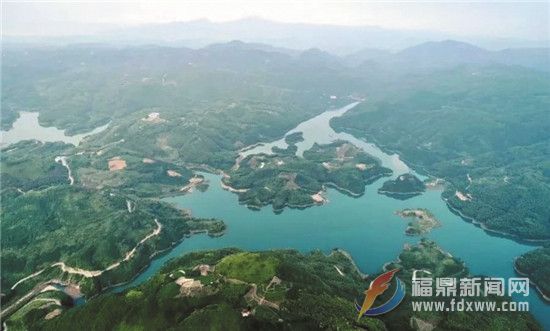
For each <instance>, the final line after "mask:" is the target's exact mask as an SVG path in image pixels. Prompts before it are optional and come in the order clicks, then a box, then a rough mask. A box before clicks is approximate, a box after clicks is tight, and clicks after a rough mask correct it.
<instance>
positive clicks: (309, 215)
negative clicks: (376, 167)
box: [114, 103, 550, 329]
mask: <svg viewBox="0 0 550 331" xmlns="http://www.w3.org/2000/svg"><path fill="white" fill-rule="evenodd" d="M356 104H357V103H353V104H351V105H348V106H346V107H343V108H341V109H338V110H334V111H327V112H324V113H322V114H320V115H318V116H316V117H314V118H312V119H310V120H308V121H305V122H303V123H301V124H300V125H298V126H297V127H296V128H295V129H293V130H290V131H289V132H288V133H287V134H290V133H293V132H302V133H303V137H304V141H302V142H300V143H298V144H297V145H298V151H297V154H298V155H300V153H302V152H303V151H304V150H307V149H308V148H310V147H311V146H312V145H313V143H314V142H318V143H321V144H323V143H329V142H331V141H334V140H337V139H343V140H347V141H349V142H351V143H353V144H355V145H357V146H358V147H361V148H363V149H364V150H365V151H366V152H368V153H369V154H371V155H373V156H375V157H377V158H378V159H380V160H381V162H382V164H383V165H384V166H385V167H388V168H390V169H392V170H393V172H394V173H393V177H396V176H398V175H400V174H403V173H405V172H412V173H414V171H412V170H411V169H409V168H408V166H407V165H406V164H405V163H404V162H402V161H401V160H400V159H399V156H398V155H395V154H394V155H389V154H386V153H384V152H383V151H382V150H380V149H379V148H378V147H376V146H375V145H374V144H371V143H368V142H365V141H363V140H360V139H357V138H356V137H354V136H352V135H349V134H347V133H336V132H334V130H332V128H331V127H330V125H329V121H330V119H331V118H332V117H334V116H340V115H342V114H343V113H345V112H346V111H348V110H349V109H351V108H353V107H354V106H355V105H356ZM273 146H278V147H282V148H284V147H285V146H286V143H285V142H284V138H283V139H280V140H278V141H275V142H272V143H269V144H265V145H259V146H256V147H254V148H250V149H248V150H245V151H243V152H242V153H241V155H243V156H246V155H251V154H257V153H270V151H271V147H273ZM203 175H204V176H205V178H206V179H207V180H208V182H209V184H210V186H209V188H208V190H206V191H205V192H200V191H195V192H193V193H191V194H187V195H184V196H177V197H171V198H166V199H164V200H165V201H167V202H170V203H173V204H175V205H176V206H178V207H179V208H184V209H188V210H190V211H191V213H192V214H193V216H196V217H205V218H211V217H213V218H218V219H222V220H223V221H224V222H225V223H226V225H227V231H226V233H225V234H224V235H223V236H221V237H217V238H210V237H208V236H207V235H195V236H192V237H191V238H188V239H185V240H183V241H182V242H181V243H180V244H178V245H177V246H175V247H174V249H172V250H171V251H170V252H169V253H168V254H165V255H162V256H160V257H158V258H157V259H155V260H153V261H152V263H151V264H150V266H149V267H148V268H147V269H146V270H145V271H144V272H143V273H141V274H140V275H139V276H138V277H136V278H135V279H134V280H133V281H132V282H130V283H128V284H126V285H123V286H120V287H117V288H115V289H114V291H115V292H119V291H122V290H124V289H126V288H129V287H133V286H136V285H139V284H141V283H143V282H144V281H146V280H147V279H148V278H149V277H151V276H152V275H153V274H154V273H155V272H157V271H158V270H159V269H160V268H161V267H162V266H163V265H164V263H166V262H167V261H168V260H169V259H171V258H174V257H178V256H181V255H182V254H185V253H187V252H191V251H197V250H203V249H216V248H222V247H237V248H241V249H245V250H269V249H278V248H282V249H285V248H290V249H297V250H299V251H301V252H303V253H307V252H309V251H312V250H321V251H323V252H325V253H329V252H330V251H331V250H332V249H334V248H342V249H344V250H346V251H348V252H349V253H350V254H351V256H352V257H353V259H354V260H355V262H356V263H357V265H358V266H359V268H360V269H361V270H362V271H363V272H365V273H369V274H371V273H377V272H380V271H381V270H382V266H383V264H384V263H386V262H388V261H392V260H395V259H396V258H397V256H398V255H399V253H400V252H401V250H402V249H403V245H404V244H407V243H410V244H414V243H416V242H418V241H419V240H420V238H419V237H410V236H407V235H405V229H406V227H407V222H408V221H407V220H404V219H403V218H401V217H399V216H397V215H395V212H396V211H398V210H401V209H404V208H426V209H428V210H430V211H431V212H432V213H433V214H434V215H435V216H436V217H437V218H438V219H439V220H440V221H441V223H442V226H441V227H440V228H436V229H433V230H432V232H431V233H429V234H428V235H426V236H425V237H427V238H429V239H432V240H434V241H435V242H436V243H437V244H438V245H439V246H440V247H442V248H443V249H444V250H446V251H448V252H449V253H451V254H452V255H453V256H455V257H457V258H460V259H462V260H463V261H464V262H465V263H466V265H467V267H468V268H469V270H470V273H471V274H472V275H487V276H493V277H503V278H505V279H507V278H510V277H517V275H516V274H515V272H514V269H513V264H512V263H513V260H514V258H515V257H517V256H519V255H521V254H523V253H525V252H527V251H530V250H533V249H535V248H536V246H531V245H527V244H524V243H518V242H516V241H514V240H511V239H507V238H503V237H499V236H494V235H491V234H488V233H487V232H485V231H484V230H482V229H480V228H479V227H476V226H475V225H473V224H471V223H468V222H465V221H464V220H463V219H461V218H460V217H459V216H457V215H455V214H453V213H452V212H451V211H450V210H449V208H448V207H447V205H446V204H445V202H444V201H443V199H442V198H441V191H437V190H428V191H426V192H425V193H424V194H422V195H420V196H416V197H414V198H411V199H409V200H405V201H401V200H396V199H392V198H389V197H386V196H384V195H380V194H378V193H377V190H378V188H379V187H380V186H381V185H382V183H383V182H384V181H385V180H387V179H388V177H385V178H382V179H379V180H378V181H376V182H375V183H373V184H371V185H369V186H367V188H366V192H365V194H364V195H363V196H361V197H359V198H352V197H349V196H346V195H344V194H341V193H339V192H338V191H336V190H333V189H328V191H327V193H328V199H329V203H327V204H325V205H322V206H315V207H311V208H307V209H304V210H297V209H288V208H286V209H285V210H284V211H283V212H282V213H281V214H275V213H274V212H273V211H272V209H271V206H267V207H264V208H262V209H261V210H257V211H253V210H250V209H248V208H246V206H243V205H239V203H238V199H237V195H236V194H234V193H231V192H228V191H225V190H223V189H222V188H221V186H220V182H221V176H219V175H214V174H208V173H203ZM419 177H422V176H419ZM516 299H517V300H521V301H524V300H526V301H528V302H529V308H530V311H531V313H533V314H534V315H535V317H536V318H537V320H538V321H539V322H540V323H541V324H542V325H543V326H544V328H545V329H550V314H548V312H549V308H550V305H548V304H547V303H545V302H544V301H543V300H542V299H541V298H540V296H539V295H538V293H536V290H535V289H534V288H533V287H532V288H531V291H530V295H529V296H528V297H527V298H524V297H521V298H516Z"/></svg>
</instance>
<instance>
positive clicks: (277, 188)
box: [223, 136, 391, 211]
mask: <svg viewBox="0 0 550 331" xmlns="http://www.w3.org/2000/svg"><path fill="white" fill-rule="evenodd" d="M287 138H288V139H286V140H287V143H289V146H288V147H287V148H286V149H281V148H273V152H274V154H273V155H265V154H261V155H249V156H247V157H245V158H244V159H242V160H238V162H237V164H236V165H235V166H234V167H233V168H232V169H231V170H230V171H229V172H227V173H226V175H225V177H224V178H223V185H224V188H226V189H228V190H230V191H232V192H235V193H237V194H238V195H239V202H240V203H243V204H246V205H247V206H248V207H249V208H253V209H257V208H261V207H262V206H265V205H269V204H271V205H273V209H274V210H275V211H282V209H283V208H284V207H285V206H288V207H293V208H306V207H309V206H312V205H315V204H322V203H324V202H326V198H325V197H324V194H323V192H324V191H325V188H326V187H333V188H336V189H337V190H338V191H341V192H343V193H345V194H348V195H350V196H354V197H357V196H361V195H362V194H363V193H364V192H365V185H367V184H369V183H372V182H374V181H375V180H376V179H378V178H380V177H382V176H388V175H390V174H391V170H390V169H388V168H384V167H382V166H381V164H380V161H379V160H377V159H376V158H374V157H372V156H371V155H369V154H367V153H365V152H364V151H363V150H362V149H360V148H358V147H356V146H355V145H353V144H350V143H348V142H345V141H336V142H334V143H330V144H326V145H319V144H314V145H313V147H312V148H311V149H309V150H307V151H305V152H304V155H303V157H299V156H297V155H295V148H296V145H295V144H294V143H295V142H296V141H298V139H299V136H293V137H290V138H289V137H288V136H287Z"/></svg>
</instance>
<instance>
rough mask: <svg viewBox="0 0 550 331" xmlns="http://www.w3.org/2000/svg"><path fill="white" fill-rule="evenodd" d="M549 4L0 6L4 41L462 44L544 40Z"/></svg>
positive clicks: (258, 0)
mask: <svg viewBox="0 0 550 331" xmlns="http://www.w3.org/2000/svg"><path fill="white" fill-rule="evenodd" d="M549 16H550V0H546V1H538V2H532V1H531V2H529V1H483V2H481V1H461V2H449V1H445V2H443V1H414V2H411V1H399V2H395V1H394V2H388V1H347V0H338V1H285V0H283V1H262V0H255V1H214V0H206V1H196V0H195V1H185V0H183V1H148V2H136V1H131V2H130V1H117V2H106V1H96V2H90V1H79V2H75V1H57V2H44V1H29V2H25V1H13V2H10V1H4V0H3V1H2V28H3V31H2V32H3V34H4V35H70V34H89V33H95V32H100V31H104V30H109V29H112V28H113V27H119V26H132V25H139V24H144V23H163V22H174V21H190V20H197V19H204V18H205V19H209V20H211V21H215V22H223V21H231V20H237V19H241V18H247V17H259V18H264V19H268V20H273V21H278V22H292V23H296V22H300V23H317V24H333V25H352V26H379V27H383V28H388V29H400V30H402V29H405V30H410V29H412V30H417V29H419V30H432V31H440V32H446V33H452V34H455V35H462V36H480V37H499V38H520V39H527V40H547V39H550V20H549Z"/></svg>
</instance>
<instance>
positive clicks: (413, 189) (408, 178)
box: [378, 174, 426, 200]
mask: <svg viewBox="0 0 550 331" xmlns="http://www.w3.org/2000/svg"><path fill="white" fill-rule="evenodd" d="M425 190H426V186H425V185H424V183H423V182H422V181H421V180H420V179H418V177H416V176H415V175H413V174H403V175H400V176H398V177H397V178H396V179H394V180H388V181H386V182H384V184H383V185H382V187H381V188H379V189H378V193H380V194H384V195H387V196H389V197H391V198H394V199H399V200H406V199H409V198H412V197H415V196H417V195H420V194H422V193H424V191H425Z"/></svg>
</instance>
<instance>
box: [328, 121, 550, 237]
mask: <svg viewBox="0 0 550 331" xmlns="http://www.w3.org/2000/svg"><path fill="white" fill-rule="evenodd" d="M341 129H342V130H341V131H336V130H335V131H336V132H346V133H349V134H352V133H350V132H357V130H355V129H353V128H351V129H350V128H341ZM359 136H360V137H361V138H358V139H361V140H363V141H365V142H367V143H373V144H375V145H376V146H378V148H380V150H382V151H383V152H384V153H386V154H388V153H391V154H396V155H398V156H399V158H400V159H401V161H403V162H404V163H406V164H407V165H410V167H409V168H411V169H413V168H414V169H413V170H414V171H415V172H417V173H419V174H422V175H424V176H427V177H430V178H439V177H436V176H433V175H432V174H430V172H429V171H427V170H426V169H425V168H424V167H423V166H420V165H418V164H415V163H414V162H410V161H409V160H407V159H406V158H404V157H403V155H402V153H400V152H399V151H398V150H394V149H391V148H388V147H387V146H385V145H384V144H381V143H380V142H379V141H377V140H376V139H375V138H374V137H373V136H372V135H369V134H365V133H364V132H361V133H360V135H359ZM439 179H442V180H444V181H445V182H447V183H450V182H448V181H446V180H445V178H439ZM450 184H451V185H453V184H452V183H450ZM441 199H442V200H443V201H445V203H446V204H447V207H448V208H449V210H451V211H452V212H453V213H455V214H457V215H458V216H459V217H461V218H462V219H463V220H464V221H466V222H468V223H472V224H474V225H475V226H477V227H479V228H481V229H483V230H485V231H486V232H488V233H490V234H493V235H498V236H501V237H504V238H507V239H511V240H514V241H516V242H518V243H520V244H527V245H533V246H534V245H538V244H539V243H544V242H548V241H550V237H549V238H545V239H533V238H522V237H520V236H518V235H515V234H512V233H508V232H503V231H499V230H495V229H491V228H488V227H487V226H486V225H485V224H484V223H482V222H479V221H477V220H476V219H475V218H473V217H471V216H467V215H464V214H463V213H462V212H461V211H460V210H459V209H457V208H456V207H454V206H451V205H450V203H449V202H448V199H447V198H444V197H443V196H442V197H441Z"/></svg>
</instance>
